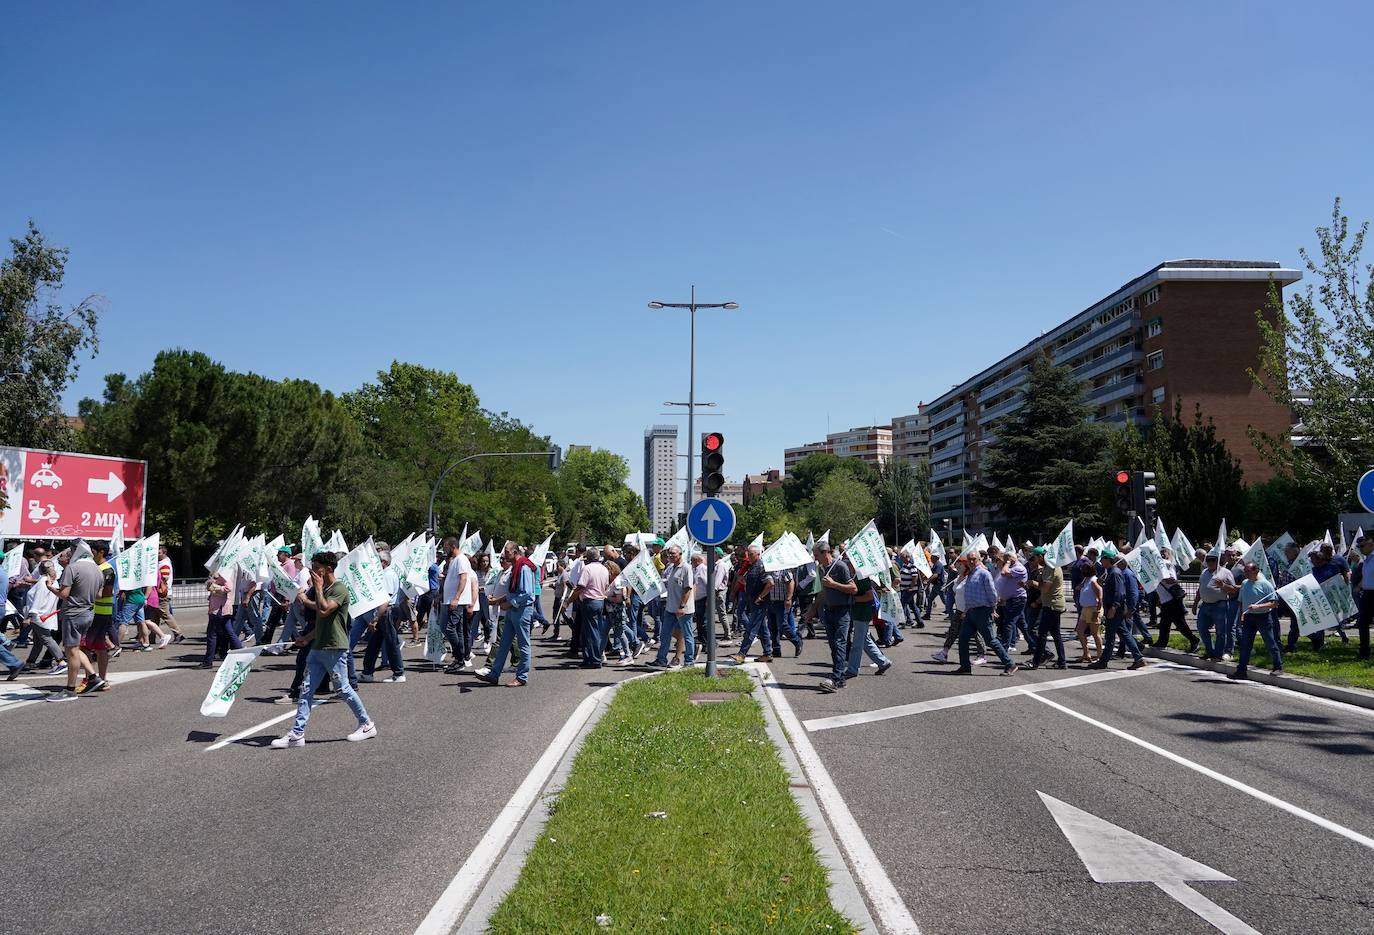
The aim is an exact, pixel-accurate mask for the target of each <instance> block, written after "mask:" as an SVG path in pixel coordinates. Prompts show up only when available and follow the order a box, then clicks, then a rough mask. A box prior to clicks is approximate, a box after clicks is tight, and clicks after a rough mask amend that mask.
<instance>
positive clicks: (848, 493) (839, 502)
mask: <svg viewBox="0 0 1374 935" xmlns="http://www.w3.org/2000/svg"><path fill="white" fill-rule="evenodd" d="M877 512H878V501H877V498H876V497H874V496H873V492H872V491H871V490H870V489H869V487H868V485H867V484H865V483H864V482H863V481H860V480H856V479H855V478H854V477H853V476H851V475H850V474H849V473H848V472H846V471H835V472H833V473H832V474H830V476H829V477H827V478H826V479H825V480H824V481H822V482H821V485H820V487H819V488H818V489H817V490H816V495H815V496H814V497H812V498H811V502H810V504H808V505H807V508H806V515H807V518H808V520H809V522H810V525H811V527H812V528H813V529H815V530H817V531H818V532H823V531H825V530H826V529H829V530H830V541H831V542H839V541H840V540H841V539H847V538H849V537H850V536H852V535H854V533H856V532H858V531H859V530H860V529H862V528H863V526H864V524H865V523H867V522H868V521H869V520H870V519H873V517H874V516H875V515H876V513H877Z"/></svg>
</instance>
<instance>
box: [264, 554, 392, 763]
mask: <svg viewBox="0 0 1374 935" xmlns="http://www.w3.org/2000/svg"><path fill="white" fill-rule="evenodd" d="M338 565H339V559H338V556H336V555H335V554H334V553H333V552H316V553H315V554H314V556H312V557H311V559H310V590H308V591H307V592H306V593H305V594H304V595H302V597H301V603H302V604H304V605H305V606H306V607H308V608H310V609H311V610H313V611H314V612H315V629H313V630H311V631H310V633H309V634H308V635H306V636H303V637H300V638H299V639H297V640H296V645H297V646H300V647H305V646H309V647H310V655H309V656H308V657H306V661H305V682H304V683H303V684H302V685H301V697H300V703H299V704H298V705H297V706H296V721H295V723H294V724H293V725H292V726H291V730H290V732H289V733H287V734H286V735H285V736H283V737H278V738H277V739H276V740H274V741H272V746H274V747H276V748H278V749H283V748H285V747H303V746H305V724H306V722H307V721H309V720H310V707H311V705H313V704H314V703H315V688H316V687H317V686H318V685H319V684H320V683H321V682H323V681H324V679H325V677H326V676H333V678H334V684H335V685H336V686H337V687H338V694H339V697H340V698H342V699H343V700H344V704H346V705H348V708H349V710H350V711H352V712H353V716H354V717H356V718H357V719H358V729H357V730H355V731H354V732H353V733H351V734H349V735H348V739H349V740H355V741H356V740H371V739H372V738H373V737H376V736H377V725H376V724H373V723H372V719H371V718H369V717H368V716H367V709H366V708H364V707H363V702H362V699H361V698H359V697H358V693H357V692H356V691H354V690H353V687H352V686H351V685H349V684H348V658H347V655H348V651H349V650H348V586H347V585H345V584H344V583H343V582H342V581H340V580H339V579H338V578H336V577H335V575H334V572H335V570H336V569H337V568H338Z"/></svg>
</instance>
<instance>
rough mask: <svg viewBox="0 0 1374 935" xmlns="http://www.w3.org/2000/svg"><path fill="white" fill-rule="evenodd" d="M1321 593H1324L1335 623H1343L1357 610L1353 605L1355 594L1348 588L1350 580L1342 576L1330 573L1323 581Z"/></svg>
mask: <svg viewBox="0 0 1374 935" xmlns="http://www.w3.org/2000/svg"><path fill="white" fill-rule="evenodd" d="M1322 593H1323V594H1325V595H1326V600H1327V603H1329V604H1330V605H1331V612H1332V613H1333V614H1335V616H1336V622H1337V623H1345V621H1347V620H1349V619H1350V618H1352V617H1354V616H1355V615H1356V614H1357V613H1358V612H1359V610H1358V608H1357V607H1356V606H1355V596H1354V594H1353V593H1351V590H1350V582H1349V581H1346V580H1345V578H1344V577H1343V576H1341V575H1332V576H1331V577H1330V578H1327V579H1326V580H1325V581H1323V582H1322Z"/></svg>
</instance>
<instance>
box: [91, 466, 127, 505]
mask: <svg viewBox="0 0 1374 935" xmlns="http://www.w3.org/2000/svg"><path fill="white" fill-rule="evenodd" d="M123 492H124V482H123V481H122V480H120V479H119V475H118V474H116V473H115V472H114V471H111V472H110V476H109V477H92V478H91V479H90V480H88V481H86V493H103V494H104V495H105V502H106V503H114V498H115V497H117V496H119V495H120V494H122V493H123Z"/></svg>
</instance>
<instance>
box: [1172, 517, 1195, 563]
mask: <svg viewBox="0 0 1374 935" xmlns="http://www.w3.org/2000/svg"><path fill="white" fill-rule="evenodd" d="M1196 552H1197V549H1196V548H1194V547H1193V544H1192V543H1191V542H1189V541H1188V537H1187V536H1186V535H1184V532H1183V527H1182V526H1180V527H1179V528H1177V529H1175V530H1174V561H1176V562H1178V570H1179V571H1186V570H1187V569H1188V568H1189V567H1191V566H1192V564H1193V562H1195V561H1197V557H1196Z"/></svg>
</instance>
